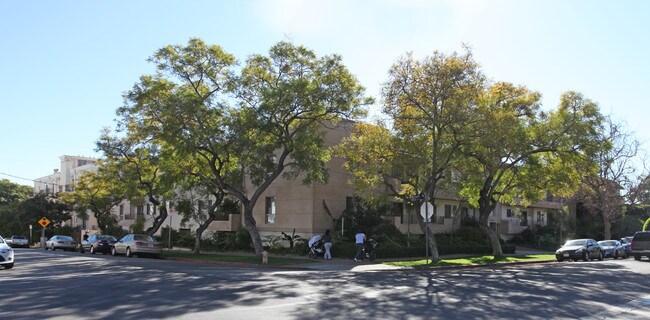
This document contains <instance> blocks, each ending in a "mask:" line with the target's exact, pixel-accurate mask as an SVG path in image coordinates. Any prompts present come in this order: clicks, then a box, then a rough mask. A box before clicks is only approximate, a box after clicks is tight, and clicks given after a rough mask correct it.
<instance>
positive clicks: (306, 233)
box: [34, 121, 575, 240]
mask: <svg viewBox="0 0 650 320" xmlns="http://www.w3.org/2000/svg"><path fill="white" fill-rule="evenodd" d="M353 127H354V122H351V121H342V122H340V123H339V124H338V125H337V126H335V127H333V128H323V130H324V133H325V143H326V145H330V146H333V145H336V144H338V143H339V142H340V141H341V140H342V139H343V138H344V137H346V136H349V135H350V133H351V132H352V130H353ZM60 159H61V168H60V169H59V170H57V169H55V172H54V173H53V174H51V175H49V176H45V177H42V178H39V179H38V181H37V182H36V183H35V186H34V189H35V191H37V192H38V191H42V192H52V190H54V191H56V192H61V191H72V190H74V184H75V182H76V181H77V179H78V177H80V176H81V174H83V173H85V172H88V171H92V170H97V159H95V158H88V157H74V156H61V157H60ZM343 163H344V160H343V159H341V158H336V157H333V158H332V159H331V161H330V162H329V164H328V170H329V180H328V181H327V183H313V184H311V185H304V184H302V183H301V181H302V178H301V177H298V178H296V179H295V180H287V179H284V178H283V177H282V176H280V177H278V178H277V179H276V180H275V181H274V182H273V183H272V184H271V185H270V186H269V187H268V189H267V190H266V191H265V192H264V193H263V195H262V196H261V197H260V198H259V200H258V202H257V204H256V206H255V208H254V210H253V216H254V218H255V221H256V222H257V228H258V230H259V232H260V234H261V235H262V236H266V235H279V234H280V233H281V232H285V233H291V232H293V231H294V230H295V232H296V234H298V235H300V236H302V237H305V238H308V237H310V236H311V235H313V234H321V233H323V232H324V231H325V230H326V229H334V228H335V220H338V219H340V218H341V215H342V213H343V211H344V210H345V209H346V208H347V207H349V206H350V204H351V201H352V199H353V197H354V196H355V194H356V191H355V190H354V188H353V187H352V186H350V185H349V184H348V177H349V176H348V173H347V172H346V170H345V168H344V167H343ZM245 184H246V185H245V186H246V190H249V192H252V191H250V190H254V188H253V186H252V185H251V182H250V181H248V180H246V179H245ZM202 201H203V203H204V204H207V203H208V202H209V201H210V199H204V200H202ZM196 206H197V207H199V208H200V207H201V203H197V204H196ZM562 206H563V204H562V203H561V202H560V201H557V200H554V199H548V200H545V201H539V202H537V203H534V204H532V205H530V206H528V207H522V206H508V205H504V204H497V206H496V208H495V209H494V211H493V212H492V213H491V215H490V217H489V223H490V226H491V227H492V228H493V229H494V230H496V231H497V232H498V233H499V234H500V235H501V236H502V237H503V238H504V239H506V240H507V239H510V238H512V237H514V236H515V235H518V234H520V233H521V232H522V231H523V230H525V229H526V228H528V227H531V226H545V225H548V224H549V223H550V222H551V221H553V220H557V219H558V218H559V217H560V212H561V209H562ZM167 208H168V214H169V215H168V217H167V219H166V221H165V222H164V224H163V227H171V228H173V229H175V230H179V229H180V230H186V231H192V230H195V229H196V228H197V227H198V223H197V222H196V221H186V222H185V223H184V224H181V221H182V215H181V214H179V213H178V212H176V211H175V210H174V206H169V205H168V207H167ZM419 209H420V208H415V207H413V206H412V205H410V204H408V203H399V202H396V203H393V209H392V211H391V213H390V214H389V215H388V216H387V219H388V220H389V221H391V222H392V223H394V224H395V226H396V227H397V228H398V229H399V230H400V231H401V232H403V233H411V234H420V233H421V229H420V227H419V224H418V220H417V219H422V217H421V216H420V212H419ZM569 209H570V210H569V215H571V214H573V215H574V216H575V206H572V207H570V208H569ZM156 210H158V208H156V206H155V205H153V204H152V203H149V202H148V201H146V199H145V200H144V201H143V202H142V203H140V204H132V203H129V202H128V201H123V202H122V203H121V204H119V205H118V206H116V207H115V208H113V213H114V214H115V215H116V217H117V218H118V223H119V225H120V226H121V227H122V228H123V229H125V230H128V229H129V227H130V226H131V225H133V224H134V223H135V222H136V221H137V219H138V218H139V217H142V219H144V222H145V228H146V227H148V226H150V225H151V224H152V222H153V220H154V217H155V214H156ZM429 210H430V212H433V215H432V218H431V222H430V224H429V226H430V228H431V230H433V232H434V233H449V232H452V231H453V230H454V229H455V228H458V227H459V226H460V223H461V220H462V219H463V218H475V219H478V210H477V209H475V208H472V207H471V206H469V205H467V203H465V202H462V201H460V200H459V199H458V198H457V197H455V196H454V194H447V193H445V192H439V193H438V194H437V197H436V200H435V207H433V206H432V205H429ZM90 216H91V217H90V218H89V220H88V221H80V220H79V219H77V218H76V217H73V219H72V221H71V223H72V225H73V226H79V227H81V228H83V229H90V230H93V229H96V228H97V223H96V220H95V219H94V217H92V215H90ZM243 224H244V222H243V215H242V214H230V215H227V216H223V217H220V218H219V219H218V221H214V222H213V223H212V224H211V225H210V226H209V227H208V230H207V234H206V236H208V235H209V233H211V232H215V231H237V230H238V229H239V228H240V227H242V226H243ZM343 228H345V221H344V222H343ZM159 232H160V231H159Z"/></svg>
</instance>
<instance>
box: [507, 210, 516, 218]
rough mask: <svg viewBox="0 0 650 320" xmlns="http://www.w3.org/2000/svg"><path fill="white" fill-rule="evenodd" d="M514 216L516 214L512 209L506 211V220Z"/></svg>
mask: <svg viewBox="0 0 650 320" xmlns="http://www.w3.org/2000/svg"><path fill="white" fill-rule="evenodd" d="M514 216H515V212H514V211H513V210H512V209H507V210H506V218H513V217H514Z"/></svg>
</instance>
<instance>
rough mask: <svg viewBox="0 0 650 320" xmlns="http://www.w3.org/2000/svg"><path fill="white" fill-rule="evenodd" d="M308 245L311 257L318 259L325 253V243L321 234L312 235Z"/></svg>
mask: <svg viewBox="0 0 650 320" xmlns="http://www.w3.org/2000/svg"><path fill="white" fill-rule="evenodd" d="M307 245H308V246H309V249H307V250H308V252H307V253H308V254H309V257H310V258H312V259H316V258H318V257H323V256H324V255H325V244H323V241H322V240H321V237H320V236H313V237H311V239H309V242H307Z"/></svg>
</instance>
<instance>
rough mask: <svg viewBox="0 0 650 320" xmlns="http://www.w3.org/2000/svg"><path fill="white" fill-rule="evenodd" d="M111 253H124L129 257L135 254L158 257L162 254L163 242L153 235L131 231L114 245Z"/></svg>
mask: <svg viewBox="0 0 650 320" xmlns="http://www.w3.org/2000/svg"><path fill="white" fill-rule="evenodd" d="M111 254H112V255H114V256H116V255H118V254H123V255H125V256H127V257H132V256H133V255H138V256H140V255H150V256H153V257H154V258H158V257H160V254H162V244H161V243H160V242H158V241H156V239H154V238H153V237H152V236H149V235H146V234H133V233H130V234H127V235H125V236H124V237H122V239H120V240H118V241H117V242H116V243H115V244H114V245H113V248H111Z"/></svg>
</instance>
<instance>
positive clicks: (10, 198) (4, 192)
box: [0, 179, 33, 206]
mask: <svg viewBox="0 0 650 320" xmlns="http://www.w3.org/2000/svg"><path fill="white" fill-rule="evenodd" d="M32 193H33V188H32V187H29V186H25V185H21V184H17V183H13V182H11V181H9V180H7V179H2V180H0V206H4V205H8V204H11V203H17V202H20V201H23V200H25V199H27V198H28V197H29V196H30V195H31V194H32Z"/></svg>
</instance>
